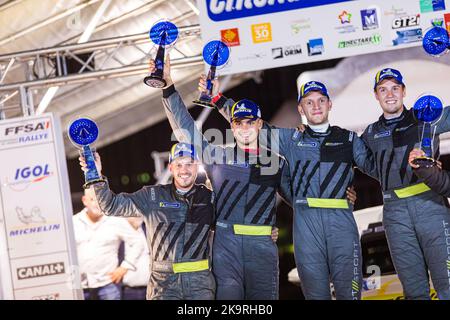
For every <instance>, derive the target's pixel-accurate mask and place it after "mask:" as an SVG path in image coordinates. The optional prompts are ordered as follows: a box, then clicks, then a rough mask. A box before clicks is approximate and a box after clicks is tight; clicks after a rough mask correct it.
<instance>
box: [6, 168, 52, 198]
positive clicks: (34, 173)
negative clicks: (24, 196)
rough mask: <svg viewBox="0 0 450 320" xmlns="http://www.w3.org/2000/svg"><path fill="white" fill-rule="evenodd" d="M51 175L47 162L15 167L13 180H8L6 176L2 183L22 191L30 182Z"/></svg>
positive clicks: (38, 180) (35, 181)
mask: <svg viewBox="0 0 450 320" xmlns="http://www.w3.org/2000/svg"><path fill="white" fill-rule="evenodd" d="M52 175H53V172H50V170H49V165H48V164H44V165H35V166H27V167H22V168H17V169H16V170H15V172H14V178H13V180H12V181H9V180H8V178H6V182H5V183H3V185H4V186H9V187H10V188H11V189H12V190H14V191H23V190H25V189H27V188H28V187H29V186H30V185H31V184H33V183H37V182H40V181H42V180H44V179H46V178H48V177H50V176H52Z"/></svg>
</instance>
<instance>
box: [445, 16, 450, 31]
mask: <svg viewBox="0 0 450 320" xmlns="http://www.w3.org/2000/svg"><path fill="white" fill-rule="evenodd" d="M444 21H445V29H447V32H450V13H446V14H444Z"/></svg>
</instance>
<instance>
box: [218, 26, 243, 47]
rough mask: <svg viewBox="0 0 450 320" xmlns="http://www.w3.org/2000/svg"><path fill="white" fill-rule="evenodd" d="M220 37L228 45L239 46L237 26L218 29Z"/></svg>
mask: <svg viewBox="0 0 450 320" xmlns="http://www.w3.org/2000/svg"><path fill="white" fill-rule="evenodd" d="M220 37H221V38H222V41H223V42H225V43H226V44H227V45H228V46H229V47H234V46H239V45H240V44H241V42H240V41H239V31H238V28H233V29H225V30H220Z"/></svg>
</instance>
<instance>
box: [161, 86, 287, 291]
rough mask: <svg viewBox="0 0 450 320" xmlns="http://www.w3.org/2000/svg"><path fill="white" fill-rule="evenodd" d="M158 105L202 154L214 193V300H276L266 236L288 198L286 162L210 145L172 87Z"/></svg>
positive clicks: (274, 252)
mask: <svg viewBox="0 0 450 320" xmlns="http://www.w3.org/2000/svg"><path fill="white" fill-rule="evenodd" d="M163 105H164V107H165V109H166V113H167V116H168V119H169V122H170V123H171V126H172V129H173V130H174V132H175V134H176V135H177V138H178V139H179V140H180V141H181V142H187V143H190V144H193V145H194V147H195V149H196V150H202V157H201V158H202V162H203V165H204V167H205V170H206V172H207V175H208V177H209V179H210V181H211V184H212V187H213V190H214V192H215V194H216V220H217V222H216V229H215V235H214V244H213V273H214V275H215V277H216V283H217V294H216V297H217V299H278V283H279V269H278V249H277V246H276V244H275V243H274V242H273V241H272V239H271V236H270V235H271V230H272V227H273V226H274V224H275V220H276V194H277V192H279V193H281V194H282V195H283V197H284V198H285V199H289V198H290V193H291V191H290V182H289V174H288V173H289V171H288V166H287V163H286V161H285V160H283V159H282V158H280V157H279V156H278V155H276V154H273V153H270V152H268V151H267V150H262V148H260V153H259V154H252V153H248V152H245V151H243V150H242V149H240V148H239V147H237V146H233V147H221V146H217V145H213V144H211V143H209V142H208V141H207V140H206V139H205V138H204V137H203V135H202V134H201V132H200V131H199V130H198V129H197V127H196V126H195V123H194V120H193V119H192V117H191V115H190V114H189V112H188V111H187V109H186V106H185V105H184V103H183V101H182V99H181V97H180V95H179V94H178V92H176V91H175V88H174V86H171V87H169V88H167V89H164V91H163ZM179 129H182V130H181V131H180V130H179Z"/></svg>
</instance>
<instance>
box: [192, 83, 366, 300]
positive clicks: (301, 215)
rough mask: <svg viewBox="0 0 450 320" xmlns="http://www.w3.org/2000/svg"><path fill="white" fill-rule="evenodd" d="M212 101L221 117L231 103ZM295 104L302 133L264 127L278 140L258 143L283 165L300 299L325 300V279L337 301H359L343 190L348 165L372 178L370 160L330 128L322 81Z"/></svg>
mask: <svg viewBox="0 0 450 320" xmlns="http://www.w3.org/2000/svg"><path fill="white" fill-rule="evenodd" d="M203 88H204V79H203V81H202V80H201V81H200V84H199V89H200V90H203ZM213 100H214V101H215V103H216V106H217V107H218V109H219V110H220V111H221V113H222V114H225V115H226V117H227V115H228V113H229V112H230V111H231V110H232V107H231V106H232V105H233V101H232V100H231V99H226V98H225V97H223V96H221V94H218V95H216V96H215V98H214V99H213ZM298 102H299V106H298V109H299V112H300V114H302V115H305V116H306V118H307V120H308V126H307V127H306V130H304V132H301V131H300V130H297V129H287V128H275V127H271V126H268V125H267V126H266V127H267V128H268V129H269V131H272V132H277V133H278V134H279V139H275V140H273V139H272V141H265V140H264V137H262V140H264V141H265V142H264V143H267V144H268V145H269V146H270V147H271V148H272V149H273V150H279V153H280V154H281V155H282V156H284V157H285V158H286V160H287V161H288V163H289V168H290V177H291V181H292V192H293V199H294V210H295V215H294V228H293V236H294V250H295V259H296V263H297V269H298V273H299V276H300V279H301V285H302V289H303V293H304V295H305V297H306V299H319V300H325V299H330V298H331V295H330V280H331V282H332V283H333V284H334V287H335V291H336V298H337V299H348V300H351V299H354V300H356V299H360V298H361V284H362V270H361V265H362V261H361V259H362V258H361V249H360V241H359V234H358V228H357V225H356V222H355V219H354V217H353V206H352V205H351V204H349V202H348V201H347V199H346V190H347V189H348V187H349V186H350V185H351V184H352V181H353V166H354V165H355V164H356V165H357V166H358V167H359V168H360V169H361V170H363V171H364V172H367V173H369V174H373V169H374V166H373V159H372V156H371V153H370V151H369V150H368V149H367V148H366V147H365V145H364V143H363V141H362V140H361V139H360V138H358V136H357V135H356V133H354V132H351V131H348V130H345V129H342V128H339V127H336V126H330V124H329V122H328V112H329V111H330V109H331V106H332V104H331V100H330V99H329V96H328V92H327V89H326V87H325V86H324V85H323V84H322V83H320V82H317V81H310V82H308V83H306V84H304V85H303V86H302V87H301V88H300V93H299V100H298ZM271 136H272V135H271V134H268V135H267V138H270V137H271ZM267 140H269V139H267ZM274 147H275V148H276V149H274Z"/></svg>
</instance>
